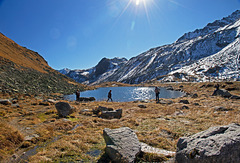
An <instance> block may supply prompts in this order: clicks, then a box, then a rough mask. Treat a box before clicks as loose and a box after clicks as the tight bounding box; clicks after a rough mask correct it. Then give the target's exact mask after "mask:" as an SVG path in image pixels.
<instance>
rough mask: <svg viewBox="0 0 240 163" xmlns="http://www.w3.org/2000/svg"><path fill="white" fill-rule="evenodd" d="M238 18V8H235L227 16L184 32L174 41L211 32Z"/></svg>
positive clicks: (239, 17) (239, 11)
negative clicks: (200, 27)
mask: <svg viewBox="0 0 240 163" xmlns="http://www.w3.org/2000/svg"><path fill="white" fill-rule="evenodd" d="M239 19H240V10H236V11H235V12H233V13H232V14H231V15H229V16H228V17H224V18H222V19H221V20H215V21H214V22H212V23H208V24H207V26H205V27H204V28H202V29H196V30H195V31H193V32H188V33H185V34H184V35H183V36H182V37H180V38H179V39H178V40H177V41H176V42H183V41H186V40H191V39H194V38H197V37H199V36H201V37H202V36H205V35H207V34H211V33H213V32H214V31H216V30H217V29H218V28H221V27H224V26H226V25H230V24H233V23H235V22H236V21H237V20H239Z"/></svg>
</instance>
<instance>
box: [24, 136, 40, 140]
mask: <svg viewBox="0 0 240 163" xmlns="http://www.w3.org/2000/svg"><path fill="white" fill-rule="evenodd" d="M33 138H39V135H37V134H33V135H28V136H25V137H24V140H25V141H31V140H32V139H33Z"/></svg>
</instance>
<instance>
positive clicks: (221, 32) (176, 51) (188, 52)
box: [108, 10, 240, 83]
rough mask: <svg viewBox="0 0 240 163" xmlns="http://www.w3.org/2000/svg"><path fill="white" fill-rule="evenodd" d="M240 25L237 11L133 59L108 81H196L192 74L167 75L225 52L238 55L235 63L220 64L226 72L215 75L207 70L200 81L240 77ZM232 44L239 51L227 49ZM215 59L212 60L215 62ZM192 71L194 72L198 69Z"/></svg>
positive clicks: (226, 54)
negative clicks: (233, 70)
mask: <svg viewBox="0 0 240 163" xmlns="http://www.w3.org/2000/svg"><path fill="white" fill-rule="evenodd" d="M239 27H240V11H239V10H237V11H235V12H234V13H233V14H232V15H230V16H228V17H226V18H223V19H222V20H217V21H214V22H213V23H209V24H208V25H207V26H206V27H204V28H203V29H199V30H195V31H194V32H190V33H188V34H184V35H183V36H182V37H181V38H180V39H178V40H177V41H176V42H174V43H173V44H170V45H164V46H160V47H156V48H153V49H150V50H149V51H147V52H144V53H142V54H140V55H138V56H137V57H133V58H131V59H130V60H129V61H128V62H127V63H126V64H125V65H124V66H123V67H121V68H120V69H118V70H117V71H116V72H115V73H114V74H113V75H112V76H111V77H109V78H108V80H110V81H119V82H126V83H140V82H145V81H147V80H152V79H155V78H157V79H162V81H169V80H170V79H171V81H176V80H182V79H183V80H188V81H189V80H191V81H192V80H194V79H192V78H190V77H189V78H186V77H183V78H182V76H175V79H173V78H166V77H164V76H166V75H167V76H169V75H170V76H172V75H173V74H174V72H177V71H176V70H183V71H184V67H185V66H190V65H192V64H195V63H199V64H203V65H206V63H205V62H206V61H208V59H206V60H202V59H204V58H206V57H210V56H213V55H217V56H218V55H221V54H223V53H224V56H225V59H227V58H235V62H234V63H233V62H230V63H229V62H222V63H219V66H220V67H221V68H222V69H224V71H223V70H222V71H218V75H215V76H214V75H213V74H212V73H204V76H198V77H196V80H197V79H198V81H201V80H205V79H206V78H207V77H211V78H216V77H218V76H221V75H222V74H221V73H224V74H225V77H226V78H238V76H237V73H239V70H237V67H236V64H237V65H239V59H237V58H239V50H237V49H238V46H237V45H239V44H238V43H239V33H240V30H239ZM234 43H235V44H234ZM231 44H234V46H236V48H234V49H235V50H234V49H233V48H229V49H228V50H226V48H227V47H228V46H233V45H231ZM222 50H223V51H224V52H223V51H222ZM221 51H222V52H221ZM230 55H231V56H230ZM222 57H223V56H222ZM215 58H216V57H215ZM213 59H214V58H213ZM213 59H212V62H214V60H213ZM236 60H238V61H236ZM200 61H202V62H200ZM204 61H205V62H204ZM226 64H229V65H228V66H226ZM230 65H231V66H230ZM192 67H193V66H192ZM230 67H231V68H230ZM234 67H235V69H236V72H235V75H230V74H229V73H230V72H232V69H233V68H234ZM209 69H211V67H206V69H204V70H202V71H206V72H209V71H210V70H209ZM208 70H209V71H208ZM192 71H194V68H193V69H192ZM187 72H188V71H187V70H185V71H184V73H186V74H185V75H186V76H188V75H191V74H189V73H187ZM228 74H229V75H228ZM176 78H177V79H176Z"/></svg>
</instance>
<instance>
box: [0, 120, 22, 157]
mask: <svg viewBox="0 0 240 163" xmlns="http://www.w3.org/2000/svg"><path fill="white" fill-rule="evenodd" d="M0 131H1V132H0V160H2V159H4V158H5V156H6V155H8V154H13V152H14V149H15V148H16V147H18V146H19V145H20V144H21V143H22V142H23V135H22V134H21V133H20V132H19V131H18V130H17V129H16V128H15V127H13V126H11V125H8V124H7V123H6V122H4V121H3V120H0Z"/></svg>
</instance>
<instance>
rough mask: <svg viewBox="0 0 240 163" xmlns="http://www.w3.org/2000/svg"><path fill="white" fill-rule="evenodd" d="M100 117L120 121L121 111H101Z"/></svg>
mask: <svg viewBox="0 0 240 163" xmlns="http://www.w3.org/2000/svg"><path fill="white" fill-rule="evenodd" d="M100 117H101V118H105V119H113V118H117V119H120V118H121V117H122V109H117V110H114V111H102V113H101V115H100Z"/></svg>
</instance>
